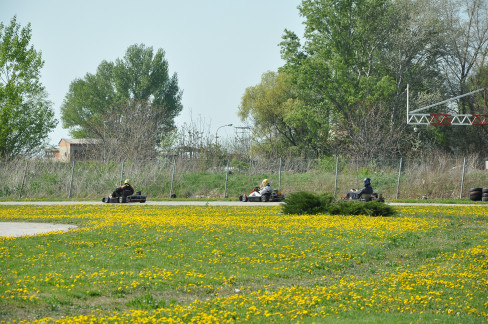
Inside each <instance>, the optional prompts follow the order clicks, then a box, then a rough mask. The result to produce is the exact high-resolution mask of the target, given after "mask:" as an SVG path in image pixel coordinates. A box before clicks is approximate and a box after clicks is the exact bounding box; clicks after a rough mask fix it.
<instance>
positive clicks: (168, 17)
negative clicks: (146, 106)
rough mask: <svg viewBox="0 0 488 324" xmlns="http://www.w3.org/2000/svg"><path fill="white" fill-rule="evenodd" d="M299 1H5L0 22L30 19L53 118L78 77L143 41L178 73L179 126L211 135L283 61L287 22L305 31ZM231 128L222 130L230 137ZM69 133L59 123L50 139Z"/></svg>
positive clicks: (230, 120) (235, 118)
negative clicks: (194, 125)
mask: <svg viewBox="0 0 488 324" xmlns="http://www.w3.org/2000/svg"><path fill="white" fill-rule="evenodd" d="M299 4H300V0H241V1H236V0H207V1H199V0H172V1H167V0H159V1H158V0H139V1H127V0H98V1H94V0H44V1H40V0H0V21H2V22H3V23H4V24H8V23H9V22H10V20H11V18H12V17H13V16H14V15H16V16H17V21H18V23H20V24H21V26H22V27H24V26H25V25H26V24H27V23H29V22H30V23H31V28H32V44H33V45H34V48H35V49H36V50H38V51H41V52H42V58H43V59H44V61H45V65H44V68H43V69H42V72H41V74H42V76H41V82H42V83H43V85H44V86H45V87H46V90H47V92H48V94H49V99H50V100H51V101H52V102H53V104H54V106H53V108H54V110H55V112H56V118H57V119H58V120H59V119H60V107H61V104H62V102H63V99H64V97H65V95H66V93H67V91H68V89H69V84H70V83H71V82H72V81H73V80H74V79H76V78H83V77H84V76H85V74H86V73H95V71H96V68H97V66H98V65H99V64H100V63H101V62H102V61H103V60H107V61H112V62H113V61H115V60H116V59H117V58H122V57H123V56H124V54H125V51H126V50H127V48H128V47H129V46H130V45H133V44H140V43H143V44H145V45H146V46H152V47H153V48H154V50H156V49H158V48H162V49H163V50H164V51H165V53H166V59H167V60H168V63H169V70H170V74H173V73H174V72H176V73H177V74H178V79H179V86H180V88H181V89H182V90H183V99H182V103H183V111H182V112H181V114H180V116H178V117H177V119H176V124H177V125H182V124H183V123H184V122H186V123H189V122H190V121H191V120H193V121H199V122H202V121H203V122H204V124H205V125H209V131H210V132H211V134H213V133H214V132H215V131H216V129H217V128H218V127H219V126H222V125H226V124H229V123H232V124H234V126H236V125H238V126H241V125H242V122H241V121H240V119H239V117H238V116H237V111H238V106H239V103H240V99H241V97H242V95H243V94H244V90H245V89H246V88H247V87H249V86H253V85H256V84H258V83H259V82H260V78H261V74H262V73H264V72H266V71H268V70H273V71H275V70H277V68H278V67H280V66H282V65H283V61H282V60H281V58H280V48H279V46H278V44H279V43H280V42H281V36H282V35H283V31H284V29H285V28H286V29H289V30H292V31H294V32H296V33H297V35H298V36H299V37H301V36H302V35H303V24H302V21H303V19H302V17H300V15H299V13H298V9H297V6H298V5H299ZM233 132H234V130H233V128H232V127H224V128H222V129H221V130H219V137H220V136H222V137H225V136H232V135H233ZM63 137H64V138H67V137H69V135H68V131H67V130H65V129H63V128H62V126H61V122H59V125H58V127H57V128H56V130H55V131H53V132H52V133H51V134H50V143H52V144H57V143H58V142H59V141H60V139H61V138H63Z"/></svg>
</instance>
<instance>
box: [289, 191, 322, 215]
mask: <svg viewBox="0 0 488 324" xmlns="http://www.w3.org/2000/svg"><path fill="white" fill-rule="evenodd" d="M323 203H324V201H323V200H321V199H320V197H319V195H317V194H314V193H311V192H307V191H299V192H294V193H291V194H289V195H288V197H286V200H285V203H284V204H283V213H284V214H299V215H303V214H310V215H314V214H318V213H321V212H324V210H323V207H322V206H323Z"/></svg>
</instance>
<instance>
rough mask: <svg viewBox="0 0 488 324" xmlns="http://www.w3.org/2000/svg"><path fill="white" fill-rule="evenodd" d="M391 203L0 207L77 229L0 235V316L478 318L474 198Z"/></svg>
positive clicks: (11, 216)
mask: <svg viewBox="0 0 488 324" xmlns="http://www.w3.org/2000/svg"><path fill="white" fill-rule="evenodd" d="M396 210H397V215H396V216H392V217H387V218H385V217H379V218H378V217H367V216H343V215H338V216H329V215H323V214H319V215H313V216H312V215H305V216H298V215H282V214H281V212H280V208H279V207H272V208H256V207H254V208H251V207H158V206H145V205H136V206H126V205H123V206H120V205H117V206H111V205H100V206H81V205H80V206H22V207H21V206H0V221H8V220H25V221H43V222H56V223H69V224H76V225H78V226H79V227H80V228H79V229H78V230H75V231H71V232H68V233H54V234H44V235H38V236H32V237H23V238H15V239H11V238H0V268H1V269H2V271H1V272H0V322H1V321H6V322H13V321H19V320H27V321H36V320H39V321H41V320H44V321H46V322H48V321H47V320H46V318H47V317H52V318H54V319H58V320H59V321H60V322H61V321H71V322H83V321H85V322H86V321H88V320H89V319H93V320H98V321H100V322H107V321H108V322H114V321H119V322H131V321H143V320H149V321H151V320H150V319H151V318H152V319H154V318H157V319H160V320H162V321H163V322H164V321H165V320H163V319H166V321H169V320H170V319H173V320H177V319H183V320H184V321H186V322H190V321H195V322H209V321H214V322H233V321H236V322H252V323H268V322H270V321H271V322H280V323H295V322H304V323H312V322H331V323H344V322H348V323H349V322H350V323H353V322H354V323H356V322H359V323H373V322H374V323H391V322H395V323H409V322H424V323H432V322H435V321H437V322H442V323H460V322H462V323H479V322H482V321H486V320H487V319H488V314H487V313H488V311H487V308H488V304H487V302H488V300H487V299H486V291H487V288H488V281H487V279H486V278H488V253H487V252H486V251H487V248H488V246H487V242H488V232H487V228H488V216H487V215H488V209H487V207H486V206H461V207H449V206H445V207H443V206H440V207H439V206H436V207H428V206H427V207H426V206H405V207H396ZM134 311H135V312H134ZM82 315H86V316H90V317H89V318H85V319H84V320H83V318H81V317H76V316H82ZM152 316H153V317H152ZM63 317H65V318H64V319H63Z"/></svg>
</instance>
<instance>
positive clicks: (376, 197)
mask: <svg viewBox="0 0 488 324" xmlns="http://www.w3.org/2000/svg"><path fill="white" fill-rule="evenodd" d="M352 191H356V190H355V189H352ZM343 200H345V201H362V202H367V201H377V202H385V198H383V195H382V194H378V193H377V192H373V193H372V194H366V193H363V194H362V195H361V196H360V197H359V199H358V198H352V197H350V198H346V197H344V199H343Z"/></svg>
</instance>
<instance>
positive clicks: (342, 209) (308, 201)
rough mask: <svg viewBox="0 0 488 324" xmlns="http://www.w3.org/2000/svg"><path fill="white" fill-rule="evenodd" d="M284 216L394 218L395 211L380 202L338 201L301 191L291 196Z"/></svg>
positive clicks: (284, 209) (287, 201)
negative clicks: (320, 215)
mask: <svg viewBox="0 0 488 324" xmlns="http://www.w3.org/2000/svg"><path fill="white" fill-rule="evenodd" d="M282 211H283V213H284V214H298V215H303V214H309V215H315V214H318V213H324V214H330V215H368V216H392V215H394V214H395V210H394V209H393V208H392V207H391V206H389V205H386V204H385V203H381V202H378V201H369V202H361V201H336V199H335V197H334V196H333V195H332V194H330V193H323V194H314V193H311V192H305V191H299V192H295V193H292V194H290V195H289V196H288V197H287V198H286V201H285V202H284V204H283V207H282Z"/></svg>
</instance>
